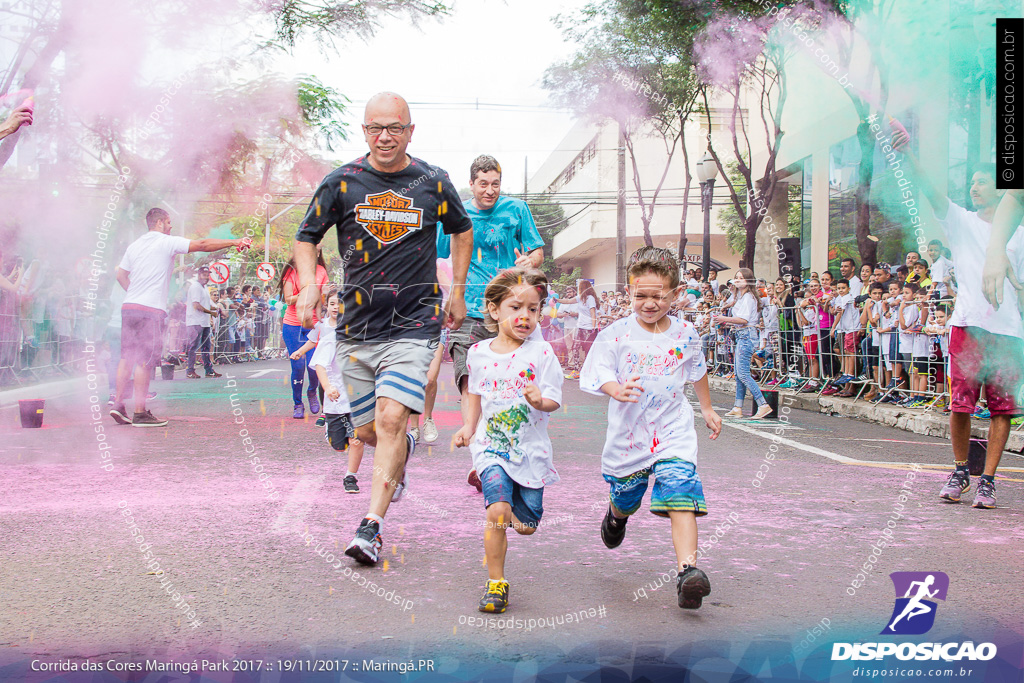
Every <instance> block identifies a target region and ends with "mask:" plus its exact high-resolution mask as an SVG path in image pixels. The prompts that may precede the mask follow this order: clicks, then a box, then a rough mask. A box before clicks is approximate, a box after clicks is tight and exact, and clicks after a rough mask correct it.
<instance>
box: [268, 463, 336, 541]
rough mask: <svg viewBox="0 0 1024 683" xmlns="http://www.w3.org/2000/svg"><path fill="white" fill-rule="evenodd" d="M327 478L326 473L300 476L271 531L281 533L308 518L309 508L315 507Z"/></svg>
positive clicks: (294, 527) (295, 526) (296, 526)
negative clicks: (317, 495)
mask: <svg viewBox="0 0 1024 683" xmlns="http://www.w3.org/2000/svg"><path fill="white" fill-rule="evenodd" d="M326 479H327V475H326V474H319V475H316V476H314V475H311V474H307V475H305V476H303V477H299V483H297V484H296V485H295V488H294V489H292V493H291V495H290V496H288V500H287V501H285V504H284V509H283V510H281V514H279V515H278V516H277V519H275V520H274V523H273V525H271V531H273V532H274V533H278V534H281V533H285V532H286V531H290V530H294V529H296V528H298V525H299V523H300V522H302V520H304V519H305V518H306V515H307V514H308V513H309V509H310V508H311V507H313V503H314V502H315V501H316V494H317V492H319V491H320V489H321V488H323V485H324V481H326Z"/></svg>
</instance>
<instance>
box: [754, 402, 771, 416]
mask: <svg viewBox="0 0 1024 683" xmlns="http://www.w3.org/2000/svg"><path fill="white" fill-rule="evenodd" d="M771 414H772V407H771V406H770V405H768V404H767V403H765V404H764V405H763V406H761V407H760V408H758V409H757V412H756V413H754V415H753V416H752V418H751V419H754V420H763V419H764V418H766V417H768V416H769V415H771Z"/></svg>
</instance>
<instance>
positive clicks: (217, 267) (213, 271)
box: [210, 261, 231, 285]
mask: <svg viewBox="0 0 1024 683" xmlns="http://www.w3.org/2000/svg"><path fill="white" fill-rule="evenodd" d="M230 277H231V268H230V267H229V266H228V264H226V263H224V262H223V261H217V262H215V263H211V264H210V282H212V283H213V284H215V285H222V284H224V283H225V282H227V281H228V278H230Z"/></svg>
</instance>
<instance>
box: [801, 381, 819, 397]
mask: <svg viewBox="0 0 1024 683" xmlns="http://www.w3.org/2000/svg"><path fill="white" fill-rule="evenodd" d="M817 390H818V384H817V382H808V383H807V384H805V385H804V386H803V388H802V389H800V392H799V393H801V394H813V393H814V392H816V391H817Z"/></svg>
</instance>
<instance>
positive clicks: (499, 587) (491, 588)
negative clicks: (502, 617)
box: [478, 579, 508, 614]
mask: <svg viewBox="0 0 1024 683" xmlns="http://www.w3.org/2000/svg"><path fill="white" fill-rule="evenodd" d="M507 607H508V581H505V580H504V579H499V580H497V581H495V580H494V579H491V580H489V581H488V582H487V590H486V591H485V592H484V597H482V598H480V605H479V606H478V609H479V610H480V611H481V612H494V613H496V614H501V613H502V612H504V611H505V609H506V608H507Z"/></svg>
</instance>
